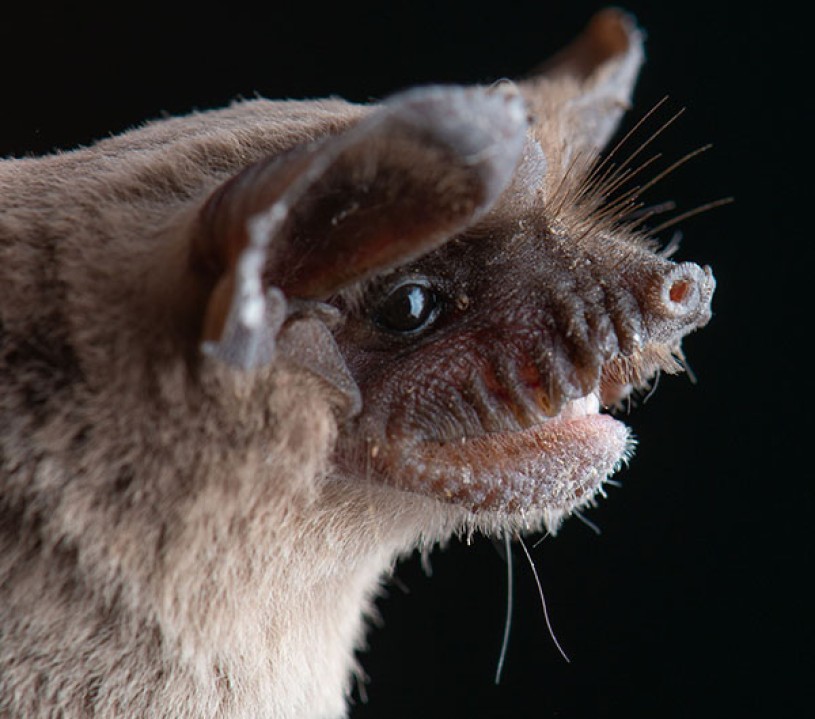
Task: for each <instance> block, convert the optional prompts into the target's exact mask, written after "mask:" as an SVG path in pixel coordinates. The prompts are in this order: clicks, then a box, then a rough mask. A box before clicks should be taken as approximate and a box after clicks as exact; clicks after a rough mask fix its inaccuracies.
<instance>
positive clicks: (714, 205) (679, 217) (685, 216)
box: [651, 197, 735, 235]
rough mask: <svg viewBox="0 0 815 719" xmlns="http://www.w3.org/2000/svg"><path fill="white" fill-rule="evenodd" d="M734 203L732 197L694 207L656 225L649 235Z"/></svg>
mask: <svg viewBox="0 0 815 719" xmlns="http://www.w3.org/2000/svg"><path fill="white" fill-rule="evenodd" d="M734 201H735V200H734V198H733V197H722V198H721V199H719V200H714V201H713V202H706V203H705V204H704V205H699V206H698V207H694V208H693V209H691V210H688V211H687V212H683V213H682V214H681V215H677V216H676V217H672V218H671V219H670V220H666V221H665V222H663V223H662V224H661V225H657V226H656V227H655V228H654V229H653V230H651V233H652V234H654V235H656V234H659V233H660V232H662V231H663V230H667V229H668V228H669V227H673V226H674V225H676V224H678V223H680V222H684V221H685V220H687V219H688V218H690V217H696V215H701V214H702V213H703V212H708V211H709V210H713V209H715V208H717V207H723V206H724V205H729V204H731V203H732V202H734Z"/></svg>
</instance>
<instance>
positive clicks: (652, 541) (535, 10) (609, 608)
mask: <svg viewBox="0 0 815 719" xmlns="http://www.w3.org/2000/svg"><path fill="white" fill-rule="evenodd" d="M599 7H600V5H599V4H595V3H593V2H587V1H586V0H573V1H571V2H566V1H559V2H549V3H547V2H543V1H540V2H534V3H533V2H509V1H508V0H505V1H504V2H501V3H495V4H487V3H476V2H470V3H447V4H441V3H428V4H423V3H418V2H411V3H389V4H388V3H384V2H383V3H380V4H365V5H363V4H359V3H356V4H351V3H336V4H333V5H332V6H331V7H330V8H329V9H324V8H319V7H315V6H311V5H310V4H307V3H301V4H300V6H299V7H287V8H286V9H282V8H281V7H276V6H275V3H266V4H265V5H263V6H262V7H260V6H256V5H254V4H253V5H250V4H249V3H241V2H231V3H212V4H211V5H206V4H199V5H196V6H190V7H186V8H183V9H181V8H180V6H169V5H165V6H163V7H153V8H151V7H148V6H147V5H144V4H128V5H121V6H117V5H113V4H109V5H105V6H90V5H85V6H80V5H72V4H65V5H63V6H62V7H61V9H56V8H49V7H47V6H42V5H37V6H36V7H35V6H33V4H32V7H30V8H25V7H24V6H21V5H17V6H15V7H14V9H9V7H8V5H7V6H6V7H5V9H4V10H3V13H4V15H3V17H2V18H0V27H2V42H0V63H1V64H0V67H2V71H0V93H1V94H0V97H2V100H0V111H1V112H2V114H0V156H2V155H10V154H16V155H24V154H36V153H41V152H45V151H49V150H51V149H54V148H70V147H73V146H76V145H77V144H84V143H88V142H90V141H92V140H93V139H95V138H98V137H103V136H105V135H107V134H110V133H117V132H120V131H123V130H125V129H127V128H128V127H131V126H133V125H136V124H138V123H140V122H141V121H143V120H146V119H150V118H157V117H160V116H161V115H162V114H164V113H168V114H177V113H182V112H186V111H189V110H191V109H194V108H199V109H205V108H209V107H215V106H220V105H223V104H225V103H228V102H229V101H231V100H233V99H235V98H236V97H238V96H245V97H251V96H253V95H255V94H256V93H259V94H261V95H264V96H267V97H276V98H287V97H288V98H301V97H315V96H324V95H328V94H336V95H341V96H344V97H346V98H348V99H351V100H357V101H367V100H370V99H375V98H379V97H381V96H383V95H386V94H389V93H391V92H393V91H396V90H398V89H401V88H404V87H407V86H409V85H414V84H418V83H428V82H483V81H491V80H493V79H496V78H499V77H513V76H518V75H520V74H522V73H524V72H525V71H527V70H528V69H529V68H531V67H532V66H534V65H536V64H537V63H538V62H539V61H540V60H542V59H544V58H546V57H547V56H548V55H549V54H551V53H552V52H553V51H555V50H556V49H558V48H559V47H561V46H562V45H563V44H565V43H566V42H567V41H568V40H569V39H570V38H571V37H572V36H573V35H574V34H575V33H577V32H578V31H579V29H580V28H581V27H582V26H583V25H584V23H585V22H586V21H587V19H588V18H589V16H590V15H591V14H592V12H593V11H594V10H596V9H598V8H599ZM626 8H627V9H629V10H631V11H632V12H633V13H634V14H635V15H636V16H637V18H638V19H639V21H640V23H641V24H642V26H643V27H644V28H645V29H646V30H647V32H648V42H647V55H648V62H647V64H646V66H645V69H644V71H643V74H642V77H641V82H640V85H639V87H638V90H637V93H636V96H635V105H636V111H635V114H634V115H632V117H635V116H636V114H637V113H639V114H641V113H642V112H644V111H645V110H646V109H648V108H649V107H650V106H651V105H653V103H655V102H656V101H657V100H659V99H660V98H661V97H662V96H664V95H665V94H668V95H669V96H670V99H669V105H670V107H671V108H673V109H676V108H678V107H681V106H685V107H687V112H686V113H685V115H684V116H683V118H682V119H681V120H680V121H679V122H678V123H677V124H675V125H674V126H673V127H672V128H671V129H670V130H669V131H668V132H667V133H666V134H665V135H664V136H663V137H662V138H661V139H660V140H659V141H658V143H657V145H658V148H657V149H659V150H660V151H662V152H663V153H664V154H665V156H666V157H667V158H676V157H679V156H680V155H682V154H684V153H685V152H687V151H689V150H692V149H694V148H695V147H698V146H700V145H703V144H706V143H708V142H713V143H714V145H715V147H714V149H712V150H711V151H710V152H708V153H706V154H705V155H703V156H702V157H700V158H698V159H696V160H694V161H693V162H692V163H690V164H689V165H688V166H686V167H685V168H684V169H683V170H681V171H680V172H678V173H677V174H676V175H675V176H673V177H672V178H670V179H668V180H666V181H665V182H664V183H662V184H661V185H660V186H659V187H658V188H655V190H654V191H653V194H652V195H651V196H650V199H652V200H653V201H655V202H656V201H660V200H663V199H674V200H676V201H677V203H678V204H679V207H680V209H687V208H689V207H693V206H694V205H695V204H699V203H704V202H707V201H709V200H714V199H717V198H719V197H722V196H729V195H732V196H734V197H735V198H736V202H735V203H734V204H733V205H731V206H729V207H726V208H723V209H718V210H715V211H713V212H710V213H707V214H705V215H702V216H699V217H696V218H694V219H691V220H688V221H687V222H684V223H682V225H681V229H682V230H683V232H684V235H685V239H684V241H683V244H682V247H681V251H680V253H679V258H680V259H693V260H695V261H697V262H700V263H702V264H711V265H712V266H713V268H714V270H715V273H716V276H717V279H718V282H719V287H718V290H717V294H716V297H715V302H714V310H715V317H714V319H713V321H712V322H711V324H710V325H709V326H708V328H707V329H705V330H704V331H703V332H701V333H698V334H697V335H694V336H691V337H690V338H689V339H688V340H687V342H686V345H685V347H686V350H687V355H688V357H689V360H690V363H691V366H692V367H693V369H694V371H695V373H696V375H698V383H697V384H696V385H693V384H692V383H691V382H689V381H688V379H687V377H678V378H667V379H663V381H662V383H661V386H660V387H659V389H658V391H657V392H656V394H655V395H654V396H653V398H652V399H651V400H649V401H648V403H647V404H645V405H644V406H641V407H638V408H637V409H636V410H635V411H633V412H632V414H631V416H630V419H629V420H628V421H629V423H630V424H631V425H632V426H633V427H634V429H635V431H636V434H637V436H638V437H639V440H640V447H639V449H638V451H637V454H636V456H635V459H634V461H633V462H632V465H631V467H630V468H628V469H626V470H624V471H623V472H622V473H621V474H620V475H618V477H617V478H618V479H620V480H621V481H622V483H623V487H622V488H621V489H614V488H612V491H611V493H610V497H609V498H608V499H607V500H605V501H603V502H602V503H601V505H600V506H599V507H598V508H597V509H595V510H591V511H590V512H589V513H588V514H587V517H588V518H589V519H591V520H592V521H593V522H595V523H596V524H597V525H599V526H600V528H601V529H602V532H603V533H602V536H596V535H595V534H594V532H593V531H591V529H589V528H588V527H587V526H585V525H583V524H581V523H580V522H579V521H577V520H576V519H572V520H570V521H569V522H567V524H566V525H565V527H564V529H563V530H562V532H561V533H560V534H559V535H558V537H557V538H556V539H552V538H549V539H547V540H546V541H544V542H543V543H541V544H540V545H539V546H538V547H536V548H534V549H532V550H531V551H532V555H533V557H534V559H535V563H536V565H537V567H538V569H539V571H540V574H541V578H542V581H543V584H544V587H545V592H546V600H547V602H548V605H549V612H550V616H551V619H552V622H553V625H554V629H555V632H556V634H557V637H558V639H559V640H560V642H561V643H562V645H563V646H564V648H565V650H566V651H567V653H568V654H569V655H570V657H571V663H569V664H567V663H566V662H565V661H564V660H563V659H562V657H561V656H560V655H559V654H558V652H557V650H556V649H555V647H554V645H553V643H552V641H551V639H550V637H549V634H548V631H547V628H546V624H545V621H544V618H543V615H542V612H541V608H540V603H539V598H538V595H537V590H536V589H535V585H534V581H533V579H532V577H531V572H530V570H529V567H528V565H527V564H526V563H525V561H524V559H523V555H522V553H521V552H520V551H519V550H517V549H516V551H515V561H514V570H515V577H516V579H515V597H516V601H515V608H514V623H513V628H512V635H511V640H510V644H509V650H508V655H507V660H506V666H505V671H504V679H503V681H502V682H501V684H500V686H497V687H496V686H495V685H494V684H493V674H494V671H495V666H496V662H497V660H498V656H499V649H500V644H501V635H502V632H503V614H504V602H505V593H506V580H505V575H506V564H505V563H504V561H503V560H502V559H501V557H500V556H499V554H498V552H496V551H495V549H494V547H493V546H492V545H491V543H490V542H489V541H487V540H483V539H481V540H475V541H474V543H473V546H470V547H468V546H465V545H464V544H462V543H458V542H453V543H452V544H451V546H450V547H449V548H447V549H446V550H444V551H437V552H435V553H434V554H433V557H432V566H433V576H432V577H427V576H425V574H424V573H423V572H422V570H421V568H420V565H419V562H418V561H416V560H411V561H408V562H406V563H405V564H403V565H402V566H401V567H400V569H399V571H398V573H397V577H398V580H399V584H391V585H390V586H389V588H388V590H387V593H386V596H385V597H384V598H383V599H382V600H381V601H380V603H379V606H380V609H381V612H382V615H383V621H384V628H377V629H375V630H374V631H372V632H371V634H370V643H371V648H370V650H369V651H368V652H366V653H364V654H363V655H362V657H361V661H362V664H363V666H364V668H365V670H366V671H367V672H368V674H369V675H370V678H371V681H370V683H369V684H368V685H367V687H366V693H367V703H365V702H363V701H362V700H361V698H360V696H359V693H357V694H356V695H355V706H354V708H353V710H352V712H351V716H352V717H354V718H355V719H362V718H364V717H373V716H379V717H385V716H387V717H408V716H411V717H452V716H456V717H470V716H472V717H499V716H527V715H529V716H532V715H535V716H540V717H594V718H598V719H599V718H601V717H691V716H693V717H713V716H745V717H752V716H771V717H775V716H788V715H793V714H796V713H797V711H796V708H797V707H798V706H799V705H800V704H801V703H802V702H803V701H805V700H808V699H810V698H811V696H812V693H813V692H812V690H811V686H812V679H811V671H812V666H811V659H812V649H811V639H812V636H811V634H812V633H811V615H810V611H809V610H810V608H811V600H810V595H809V592H808V590H807V589H805V584H806V582H807V580H808V578H809V577H808V575H809V573H810V570H811V566H812V563H811V560H810V551H809V550H810V546H811V540H810V523H811V504H812V489H811V483H812V480H813V472H812V469H811V465H810V464H807V463H805V459H807V458H808V457H809V455H810V454H811V452H812V449H811V447H812V446H813V445H815V443H814V442H813V440H812V438H811V424H812V423H811V422H810V420H809V418H808V416H807V415H806V411H807V410H806V403H807V402H808V400H809V395H810V394H811V390H812V380H811V379H810V370H809V366H810V363H811V350H810V349H809V348H808V346H807V343H808V342H810V341H811V337H810V335H811V327H812V320H811V314H810V313H809V312H807V311H806V310H808V309H809V308H810V307H811V303H810V302H809V301H808V296H809V290H810V288H811V287H813V286H815V283H814V282H812V280H810V278H809V276H808V275H809V273H810V267H811V263H810V256H811V254H812V252H811V239H810V237H811V230H810V229H809V227H808V226H807V225H806V224H805V218H806V219H807V220H808V219H809V217H811V214H812V202H813V200H812V198H811V187H812V181H811V169H810V168H811V164H810V162H809V161H808V160H806V159H805V155H808V154H809V147H808V143H809V142H810V138H811V131H810V127H811V126H805V124H804V121H805V119H806V117H805V110H804V105H805V104H806V103H807V102H811V98H810V97H809V95H811V86H810V85H809V84H808V81H807V80H805V76H806V72H807V64H810V65H811V60H810V59H809V52H810V50H809V47H808V43H810V42H811V41H810V40H808V39H807V38H806V37H805V32H806V30H805V27H806V24H807V23H806V22H805V21H804V19H803V18H800V17H797V16H796V11H795V10H793V5H792V4H791V3H787V4H786V5H785V4H784V3H778V2H776V3H772V4H768V5H764V6H761V7H755V8H751V7H748V6H745V5H742V4H735V3H716V2H706V3H700V2H696V0H691V1H684V2H675V3H662V2H660V3H657V2H653V3H647V2H643V1H633V0H632V1H631V2H629V3H628V4H627V5H626ZM628 124H629V125H630V124H631V118H629V121H628ZM805 229H806V234H805ZM805 297H806V298H807V299H806V300H805ZM532 541H534V539H533V540H532ZM531 543H532V542H530V545H531Z"/></svg>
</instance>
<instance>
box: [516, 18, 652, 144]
mask: <svg viewBox="0 0 815 719" xmlns="http://www.w3.org/2000/svg"><path fill="white" fill-rule="evenodd" d="M643 39H644V38H643V33H642V31H641V30H640V29H639V28H638V27H637V26H636V23H635V21H634V19H633V18H632V17H631V16H630V15H627V14H626V13H624V12H622V11H621V10H618V9H615V8H609V9H606V10H602V11H600V12H599V13H597V14H596V15H595V16H594V17H593V18H592V19H591V21H590V22H589V24H588V26H587V27H586V28H585V30H584V31H583V32H582V33H581V34H580V35H579V36H578V37H577V38H576V39H575V40H574V41H573V42H572V43H571V44H570V45H568V46H567V47H566V48H564V49H563V50H561V51H560V52H559V53H558V54H557V55H555V56H554V57H552V58H551V59H550V60H549V61H547V62H546V63H544V64H543V65H542V66H541V67H540V68H538V70H537V71H536V72H534V73H533V74H532V76H531V77H530V78H528V79H526V80H524V81H522V82H521V83H520V87H521V90H522V92H523V93H524V96H525V97H526V98H527V101H528V102H529V104H530V109H531V110H532V112H533V114H534V115H536V116H538V117H539V118H541V120H542V121H545V118H546V115H547V113H546V111H545V109H544V108H546V106H547V103H549V102H551V98H550V95H552V94H553V93H555V90H554V87H555V85H557V87H558V89H557V102H558V103H559V105H560V106H561V107H565V108H566V112H567V113H568V120H567V121H568V123H569V129H570V134H571V135H572V136H573V137H574V138H576V139H577V142H578V144H579V143H581V142H582V143H583V145H584V147H583V149H585V150H587V151H588V152H596V151H598V150H600V149H602V148H603V147H605V145H606V144H607V143H608V141H609V140H610V139H611V136H612V135H613V134H614V131H615V130H616V129H617V126H618V125H619V123H620V120H621V118H622V116H623V113H624V112H625V111H626V110H627V109H629V107H630V104H631V96H632V94H633V92H634V85H635V84H636V81H637V76H638V74H639V70H640V67H641V66H642V63H643V59H644V53H643ZM564 93H565V96H564ZM539 109H541V110H542V111H541V112H538V110H539Z"/></svg>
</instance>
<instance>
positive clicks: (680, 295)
mask: <svg viewBox="0 0 815 719" xmlns="http://www.w3.org/2000/svg"><path fill="white" fill-rule="evenodd" d="M715 287H716V280H715V279H714V278H713V273H712V271H711V269H710V267H700V266H699V265H697V264H694V263H693V262H682V263H680V264H673V263H672V264H671V265H669V266H668V267H667V268H666V269H664V270H662V271H660V272H659V273H658V275H657V277H655V278H654V282H653V284H652V286H651V292H650V293H649V294H650V297H649V298H648V299H649V302H648V306H649V309H650V311H651V315H652V316H651V318H650V319H651V322H650V323H649V324H651V332H650V334H651V336H652V338H653V339H657V340H658V341H670V340H675V339H680V338H681V337H683V336H684V335H686V334H688V333H689V332H692V331H693V330H695V329H698V328H699V327H703V326H704V325H706V324H707V323H708V321H709V320H710V317H711V307H710V305H711V300H712V298H713V291H714V289H715Z"/></svg>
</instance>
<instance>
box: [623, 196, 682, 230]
mask: <svg viewBox="0 0 815 719" xmlns="http://www.w3.org/2000/svg"><path fill="white" fill-rule="evenodd" d="M675 209H676V203H675V202H673V201H671V200H668V201H667V202H662V203H660V204H659V205H651V207H645V208H643V209H642V210H638V211H635V212H631V213H629V214H628V215H627V216H626V227H627V228H628V229H629V230H635V229H636V228H637V227H641V226H642V225H643V224H645V223H646V222H648V220H650V219H651V218H652V217H655V216H656V215H661V214H663V213H664V212H671V211H672V210H675Z"/></svg>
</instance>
